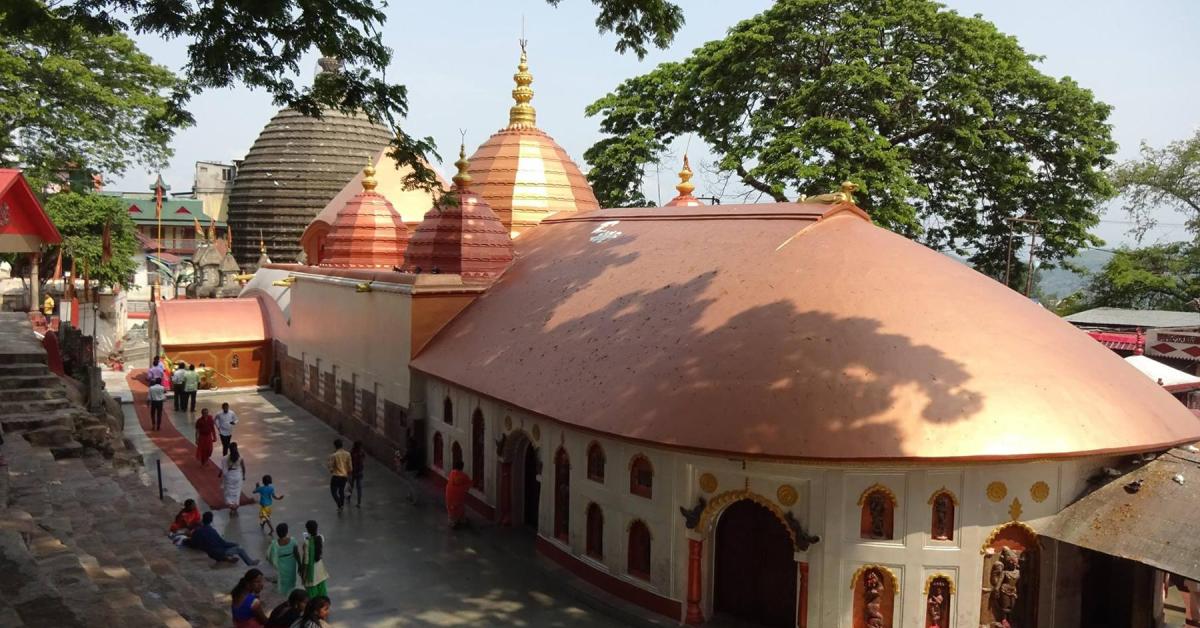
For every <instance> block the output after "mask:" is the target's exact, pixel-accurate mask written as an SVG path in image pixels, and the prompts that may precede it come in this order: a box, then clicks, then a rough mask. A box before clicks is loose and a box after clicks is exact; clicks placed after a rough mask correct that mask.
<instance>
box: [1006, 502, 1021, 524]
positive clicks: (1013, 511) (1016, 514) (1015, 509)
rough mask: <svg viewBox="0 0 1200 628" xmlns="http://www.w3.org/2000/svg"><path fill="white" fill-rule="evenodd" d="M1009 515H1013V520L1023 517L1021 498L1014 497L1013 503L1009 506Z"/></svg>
mask: <svg viewBox="0 0 1200 628" xmlns="http://www.w3.org/2000/svg"><path fill="white" fill-rule="evenodd" d="M1008 516H1010V517H1012V520H1013V521H1016V520H1017V519H1020V518H1021V500H1019V499H1017V498H1016V497H1014V498H1013V500H1012V504H1010V505H1009V506H1008Z"/></svg>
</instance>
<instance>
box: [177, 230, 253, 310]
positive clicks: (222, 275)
mask: <svg viewBox="0 0 1200 628" xmlns="http://www.w3.org/2000/svg"><path fill="white" fill-rule="evenodd" d="M197 235H198V236H199V235H201V234H200V233H198V234H197ZM230 249H231V247H230V245H229V240H228V238H226V239H217V237H216V229H215V228H214V227H213V226H212V225H209V228H208V233H207V234H206V235H204V236H203V237H197V238H196V253H195V255H193V256H192V259H191V264H192V267H193V268H194V269H195V271H194V273H193V275H192V282H191V283H190V284H188V286H187V296H188V298H189V299H211V298H217V299H225V298H231V297H236V296H237V295H238V293H239V292H241V290H242V287H241V285H240V284H239V283H238V280H237V276H238V273H239V272H240V269H239V268H238V264H237V260H236V259H234V257H233V253H232V252H231V250H230Z"/></svg>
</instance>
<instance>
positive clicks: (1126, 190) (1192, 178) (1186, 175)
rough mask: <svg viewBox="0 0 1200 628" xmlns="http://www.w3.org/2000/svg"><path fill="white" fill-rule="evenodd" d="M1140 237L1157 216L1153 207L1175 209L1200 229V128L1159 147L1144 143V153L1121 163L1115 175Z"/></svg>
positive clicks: (1113, 178)
mask: <svg viewBox="0 0 1200 628" xmlns="http://www.w3.org/2000/svg"><path fill="white" fill-rule="evenodd" d="M1112 180H1113V183H1114V184H1115V185H1116V186H1117V189H1118V190H1119V191H1120V192H1121V194H1122V197H1123V200H1124V201H1125V208H1126V209H1127V210H1128V211H1129V213H1130V215H1132V216H1133V219H1134V231H1135V233H1136V234H1137V235H1138V237H1139V238H1140V237H1141V236H1142V235H1144V234H1145V233H1146V231H1148V230H1150V229H1152V228H1153V227H1154V226H1155V225H1156V224H1157V222H1158V221H1157V220H1156V219H1155V217H1154V210H1155V209H1158V208H1165V209H1173V210H1175V211H1178V212H1180V213H1182V214H1184V215H1185V216H1187V224H1188V228H1189V229H1190V230H1191V231H1192V232H1193V233H1196V232H1200V131H1196V134H1195V135H1193V136H1192V137H1190V138H1188V139H1185V140H1180V141H1177V142H1171V143H1170V144H1168V145H1167V146H1166V147H1165V148H1161V149H1156V148H1154V147H1152V146H1150V145H1148V144H1145V143H1143V144H1142V149H1141V157H1140V158H1139V159H1135V160H1132V161H1128V162H1125V163H1123V164H1121V165H1120V166H1118V167H1117V168H1116V170H1115V171H1114V172H1113V175H1112Z"/></svg>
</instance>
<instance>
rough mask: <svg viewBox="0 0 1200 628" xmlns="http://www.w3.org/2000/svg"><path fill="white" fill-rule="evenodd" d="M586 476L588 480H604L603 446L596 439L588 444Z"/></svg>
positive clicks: (601, 481)
mask: <svg viewBox="0 0 1200 628" xmlns="http://www.w3.org/2000/svg"><path fill="white" fill-rule="evenodd" d="M587 476H588V479H589V480H595V481H597V482H600V483H603V482H604V448H603V447H601V446H600V443H597V442H596V441H592V444H590V445H588V450H587Z"/></svg>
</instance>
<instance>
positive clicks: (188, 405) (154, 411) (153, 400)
mask: <svg viewBox="0 0 1200 628" xmlns="http://www.w3.org/2000/svg"><path fill="white" fill-rule="evenodd" d="M200 368H201V369H203V368H204V365H203V364H201V365H200ZM146 381H147V383H148V384H149V385H150V388H149V391H148V393H147V399H148V401H149V404H150V426H151V429H153V430H154V431H156V432H157V431H159V430H161V429H162V417H163V406H164V405H165V404H166V401H167V384H168V383H170V390H171V391H172V392H174V399H175V410H177V411H181V412H182V411H185V410H186V411H188V412H195V411H196V391H197V390H199V389H200V373H198V372H197V371H196V365H195V364H194V363H193V364H187V363H185V362H180V363H179V365H178V366H177V367H176V369H175V370H174V371H173V372H171V378H170V380H169V382H168V380H167V368H166V365H165V364H163V361H162V359H161V358H159V357H158V356H154V362H153V363H152V364H151V365H150V368H149V369H147V371H146Z"/></svg>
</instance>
